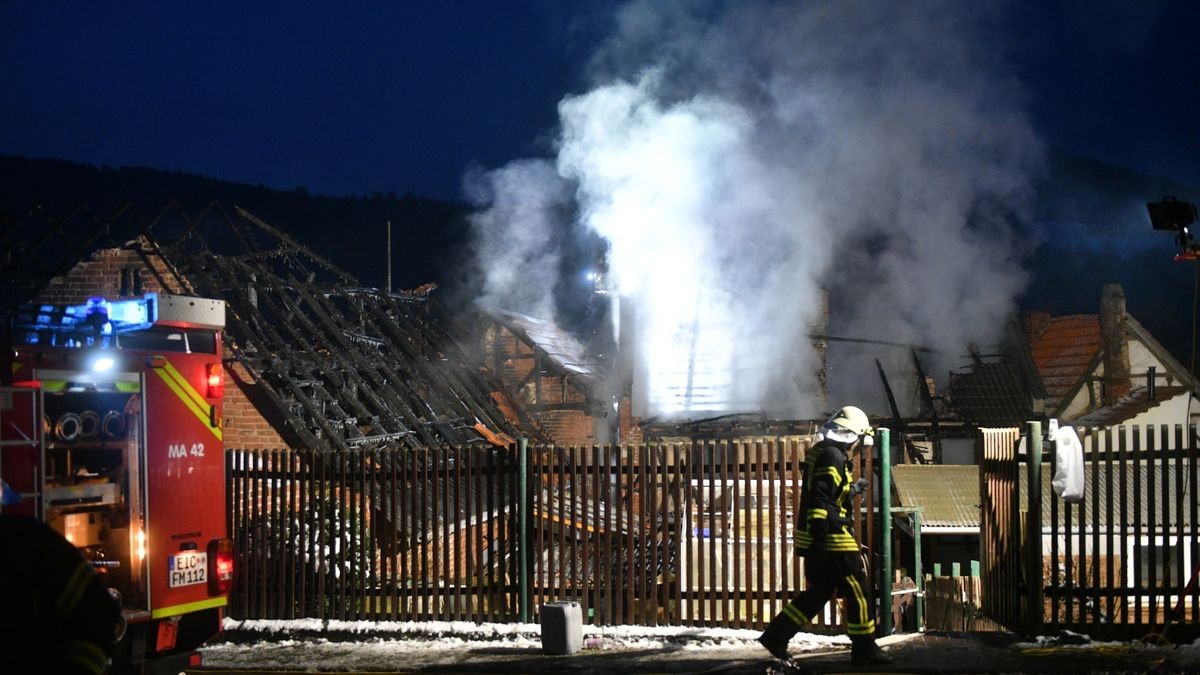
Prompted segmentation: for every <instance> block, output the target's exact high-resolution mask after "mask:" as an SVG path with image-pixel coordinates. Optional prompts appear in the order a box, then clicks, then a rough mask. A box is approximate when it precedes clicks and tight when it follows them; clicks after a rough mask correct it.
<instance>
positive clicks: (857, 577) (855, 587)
mask: <svg viewBox="0 0 1200 675" xmlns="http://www.w3.org/2000/svg"><path fill="white" fill-rule="evenodd" d="M804 562H805V564H804V578H805V581H806V584H805V588H804V590H803V591H800V593H798V594H797V595H796V596H795V597H794V598H792V599H791V601H790V602H788V604H787V605H784V607H783V611H782V612H781V613H780V617H786V618H787V619H789V620H790V622H791V623H792V624H794V626H795V629H794V630H793V631H792V633H793V634H794V633H795V632H797V631H799V630H801V629H804V628H807V627H808V626H809V625H810V624H811V623H812V619H813V617H815V616H817V615H818V614H819V613H820V612H821V609H822V608H823V607H824V606H825V603H826V602H829V600H830V598H832V597H833V592H834V591H835V590H836V591H837V593H838V596H840V597H841V598H842V599H843V600H845V602H846V634H847V635H849V636H850V637H851V639H853V638H854V637H856V636H873V635H874V634H875V618H874V611H873V610H872V606H871V595H870V593H871V587H870V585H868V584H867V574H866V571H865V570H864V569H863V562H862V557H861V556H860V555H859V554H857V553H843V552H825V553H821V554H816V555H811V554H810V555H809V556H807V557H806V558H805V561H804Z"/></svg>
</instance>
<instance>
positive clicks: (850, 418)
mask: <svg viewBox="0 0 1200 675" xmlns="http://www.w3.org/2000/svg"><path fill="white" fill-rule="evenodd" d="M825 428H826V429H828V430H829V431H828V432H827V433H826V436H828V437H830V438H835V439H836V440H848V441H849V442H853V441H854V440H857V439H859V438H861V439H862V441H863V445H872V444H873V443H874V441H875V439H874V435H875V430H874V429H872V428H871V421H870V420H869V419H867V414H866V413H865V412H863V411H862V408H859V407H857V406H852V405H848V406H845V407H843V408H842V409H840V410H838V411H837V412H835V413H834V414H833V417H830V418H829V421H828V422H826V423H825ZM847 431H848V432H850V433H851V434H853V435H854V438H852V439H845V438H844V437H843V438H837V437H838V436H843V435H844V433H845V432H847ZM838 432H843V433H841V434H839V433H838Z"/></svg>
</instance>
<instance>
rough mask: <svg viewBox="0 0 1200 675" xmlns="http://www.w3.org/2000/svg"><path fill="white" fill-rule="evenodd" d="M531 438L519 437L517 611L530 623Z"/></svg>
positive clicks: (525, 621)
mask: <svg viewBox="0 0 1200 675" xmlns="http://www.w3.org/2000/svg"><path fill="white" fill-rule="evenodd" d="M530 515H531V514H530V513H529V439H528V438H525V437H524V436H522V437H521V438H519V439H517V580H518V581H517V583H518V584H519V586H518V592H519V597H518V604H517V611H518V613H519V614H520V616H521V623H529V558H530V556H529V516H530Z"/></svg>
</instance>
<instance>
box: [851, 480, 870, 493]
mask: <svg viewBox="0 0 1200 675" xmlns="http://www.w3.org/2000/svg"><path fill="white" fill-rule="evenodd" d="M866 491H867V479H866V478H859V479H858V480H856V481H854V485H851V486H850V496H851V497H857V496H859V495H861V494H862V493H864V492H866Z"/></svg>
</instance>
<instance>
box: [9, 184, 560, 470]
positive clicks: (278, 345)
mask: <svg viewBox="0 0 1200 675" xmlns="http://www.w3.org/2000/svg"><path fill="white" fill-rule="evenodd" d="M78 213H79V212H78V211H77V212H73V213H72V214H69V215H68V216H67V217H68V218H71V219H78V218H79V215H78ZM39 218H42V216H41V215H40V214H39ZM180 221H182V224H181V222H180ZM90 222H91V224H92V225H93V227H94V229H95V230H96V232H95V233H94V234H93V235H91V236H83V235H80V236H82V238H81V239H78V241H86V242H90V244H91V246H92V248H91V249H78V251H77V253H78V257H77V258H75V259H74V260H73V261H71V262H69V263H68V261H66V260H64V259H63V258H62V256H61V255H58V254H55V255H51V256H49V257H47V258H45V260H46V261H48V262H43V263H42V264H41V265H40V266H37V265H32V264H31V263H30V262H29V261H31V260H32V261H37V260H41V258H39V255H40V254H41V253H43V251H42V249H43V248H46V247H50V248H54V247H61V246H63V241H65V239H63V238H64V237H66V236H67V235H66V234H62V235H61V236H59V237H58V238H57V239H56V237H55V236H50V235H52V234H54V233H71V232H73V231H74V229H73V228H75V229H77V228H76V226H75V224H71V225H70V227H68V226H67V225H61V224H53V223H52V224H51V225H50V226H48V227H46V226H44V224H43V223H41V220H39V221H38V222H37V223H35V224H39V225H41V228H40V229H42V230H45V231H46V232H48V233H50V234H47V235H46V236H42V237H41V238H40V239H37V238H35V239H29V240H27V241H24V242H22V243H21V244H20V245H19V246H18V245H16V244H14V246H16V248H19V249H20V250H21V251H22V253H23V256H24V257H23V259H22V261H20V262H19V264H18V261H12V260H4V261H0V278H3V279H4V280H5V281H6V285H7V286H9V287H10V288H20V289H27V292H26V293H24V295H25V296H28V297H25V298H24V300H29V299H31V298H32V297H33V296H32V295H31V293H37V292H38V290H37V289H46V288H50V289H54V288H56V284H57V287H58V288H61V287H63V286H64V285H66V284H67V282H66V281H64V279H68V278H69V277H70V274H71V272H72V270H73V269H75V268H76V267H78V266H79V265H78V264H79V262H80V261H86V260H88V258H87V256H88V255H89V254H90V255H92V259H93V260H94V259H96V256H101V257H104V256H108V257H109V258H118V257H121V256H124V258H125V259H126V260H125V262H122V263H121V264H137V263H138V261H142V262H144V263H145V264H144V265H143V266H142V271H141V272H139V273H138V274H136V275H133V276H134V277H137V279H139V280H144V279H146V278H147V277H148V276H152V277H153V279H150V281H151V282H153V283H152V284H151V285H152V286H154V287H160V288H163V289H164V290H167V291H168V292H173V293H181V294H185V295H197V296H201V297H210V298H218V299H222V300H224V301H225V302H226V303H227V328H226V332H225V336H224V337H225V343H226V352H225V357H226V364H225V365H226V367H227V369H229V368H231V367H233V366H237V367H240V368H241V369H244V371H245V372H246V373H248V374H249V381H247V382H242V381H237V378H233V379H234V380H235V383H236V384H237V385H238V387H239V388H241V389H243V390H245V392H246V396H248V397H249V398H250V400H251V401H252V403H253V404H254V406H255V407H256V408H257V409H258V410H259V411H260V413H261V414H262V415H263V417H264V418H266V419H267V420H269V421H271V422H272V424H273V425H274V426H275V427H276V429H277V430H278V431H279V434H280V436H282V437H283V439H284V440H285V441H286V442H287V443H288V444H290V445H292V446H293V447H296V448H302V449H309V450H338V449H345V448H350V447H362V446H374V445H389V444H396V445H399V446H402V447H421V446H430V445H439V444H444V443H448V444H452V445H460V444H472V443H491V444H492V445H508V444H510V443H512V442H513V439H514V438H516V437H517V436H520V435H529V436H532V437H533V439H534V440H539V435H538V434H537V432H536V431H535V426H534V425H533V424H532V422H530V420H529V418H528V416H527V415H526V414H525V412H524V410H523V409H522V407H521V406H520V405H519V404H516V403H514V402H512V401H511V400H508V398H507V397H506V396H505V395H504V394H503V392H502V387H501V386H500V384H499V382H498V380H497V379H496V378H495V377H494V375H493V374H491V373H489V372H487V371H486V370H485V369H483V368H481V367H480V364H478V363H477V362H476V360H475V358H474V357H473V356H472V354H473V352H472V351H471V350H470V349H468V348H467V347H465V346H464V345H465V338H463V335H464V330H463V329H462V327H461V326H459V325H458V322H457V320H456V318H455V317H454V316H452V315H450V314H449V312H447V311H446V310H445V309H444V308H443V307H442V306H441V305H440V304H439V303H438V302H436V300H435V299H434V297H433V296H432V294H431V291H432V288H431V287H423V288H421V289H418V290H417V291H414V292H401V293H386V292H383V291H380V290H378V289H369V288H362V287H361V285H360V284H359V283H358V282H357V280H356V279H355V278H354V277H353V276H352V275H350V274H349V273H347V272H345V271H343V270H340V269H338V268H337V267H336V266H334V265H333V264H332V263H330V262H328V261H327V260H325V259H324V258H322V257H321V256H319V255H317V254H315V253H313V252H312V251H310V250H309V249H307V248H305V247H304V246H303V245H302V244H300V243H299V242H297V241H296V240H295V239H293V238H292V237H290V236H289V235H287V234H286V233H285V232H283V231H282V230H279V229H277V228H275V227H273V226H271V225H269V224H267V223H265V222H263V221H262V220H261V219H259V218H257V217H256V216H254V215H252V214H250V213H248V212H246V211H244V210H242V209H240V208H236V207H235V208H234V209H232V210H226V209H225V208H224V207H222V206H220V205H219V204H216V203H215V202H214V203H213V204H212V205H210V206H209V207H208V208H207V209H205V210H204V211H203V212H201V213H200V214H187V213H184V212H183V211H182V209H181V208H179V207H178V206H177V205H173V204H169V205H168V207H167V208H165V209H163V211H161V212H160V213H159V214H158V215H157V216H155V217H153V218H151V219H148V220H142V219H139V218H133V217H131V216H130V215H129V213H128V212H127V211H122V212H120V213H119V214H118V216H114V218H113V219H109V220H98V219H93V220H92V221H90ZM72 223H74V220H72ZM17 229H19V228H14V231H15V230H17ZM34 231H35V232H36V231H38V228H35V229H34ZM9 234H11V232H10V233H9ZM159 235H165V236H164V237H162V240H161V241H160V237H159ZM7 236H8V235H7V234H6V237H7ZM72 236H75V235H72ZM60 240H62V241H60ZM114 242H123V243H114ZM10 243H12V242H10ZM106 247H111V248H106ZM72 250H75V249H72ZM97 251H99V253H97ZM152 263H153V264H152ZM147 270H148V271H147ZM164 270H165V271H164ZM121 272H122V282H121V289H120V293H122V294H123V293H125V292H126V291H127V290H128V292H129V293H131V294H140V292H141V290H140V289H139V288H138V287H139V286H140V285H141V283H142V282H141V281H139V282H138V283H136V284H132V288H130V289H126V288H125V275H124V272H125V270H124V269H122V270H121ZM139 275H140V276H139ZM112 276H114V280H113V282H112V284H111V288H109V289H106V292H107V293H109V294H111V295H113V297H114V298H115V297H118V290H117V288H116V281H115V276H116V275H115V273H114V274H113V275H112ZM10 280H11V281H12V283H11V284H9V281H10ZM80 281H81V282H82V281H85V280H84V279H80ZM88 283H89V284H90V283H91V282H88ZM80 285H81V286H82V284H80ZM90 287H91V286H90V285H89V288H90ZM91 293H92V294H96V293H95V291H91ZM5 300H6V307H5V308H3V309H11V307H9V306H8V305H11V304H12V303H11V302H9V300H11V299H9V298H7V296H6V298H5ZM227 396H228V392H227Z"/></svg>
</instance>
